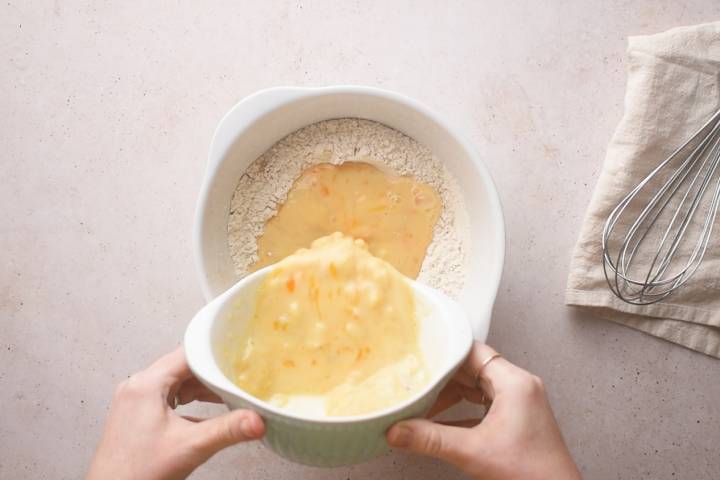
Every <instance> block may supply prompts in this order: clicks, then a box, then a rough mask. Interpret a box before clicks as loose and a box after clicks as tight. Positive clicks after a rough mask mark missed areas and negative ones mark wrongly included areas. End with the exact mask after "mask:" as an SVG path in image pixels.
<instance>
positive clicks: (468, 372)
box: [455, 342, 524, 400]
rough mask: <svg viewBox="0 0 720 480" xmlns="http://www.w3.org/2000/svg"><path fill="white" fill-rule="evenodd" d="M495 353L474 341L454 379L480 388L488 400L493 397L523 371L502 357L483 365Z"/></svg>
mask: <svg viewBox="0 0 720 480" xmlns="http://www.w3.org/2000/svg"><path fill="white" fill-rule="evenodd" d="M496 353H497V352H496V351H495V350H494V349H493V348H492V347H490V346H488V345H485V344H482V343H479V342H475V345H474V346H473V349H472V350H471V351H470V355H469V356H468V358H467V360H465V363H464V364H463V366H462V368H461V369H460V372H459V373H458V375H456V377H455V380H456V381H458V382H459V383H462V384H463V385H466V386H468V387H474V388H480V389H482V390H483V391H484V392H485V394H486V395H487V397H488V398H489V399H490V400H492V399H494V398H495V395H497V394H498V393H500V392H501V391H502V390H503V389H504V388H506V387H507V385H508V384H509V383H511V382H512V379H513V378H514V377H515V376H516V375H517V373H518V372H524V370H522V369H520V368H518V367H516V366H515V365H513V364H512V363H510V362H508V361H507V360H505V359H504V358H503V357H499V358H495V359H493V360H492V361H491V362H489V363H485V364H484V365H483V363H484V362H485V361H486V360H487V359H489V358H490V357H492V356H493V355H495V354H496Z"/></svg>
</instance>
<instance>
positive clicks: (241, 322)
mask: <svg viewBox="0 0 720 480" xmlns="http://www.w3.org/2000/svg"><path fill="white" fill-rule="evenodd" d="M272 268H273V266H270V267H267V268H264V269H262V270H259V271H257V272H255V273H253V274H252V275H249V276H247V277H245V278H244V279H242V280H241V281H240V282H238V283H237V284H236V285H235V286H233V287H232V288H230V290H228V291H227V292H225V293H223V294H222V295H220V296H219V297H217V298H216V299H215V300H213V301H212V302H210V303H209V304H208V305H206V306H205V307H204V308H203V309H202V310H201V311H200V312H199V313H198V314H197V315H196V316H195V317H194V318H193V320H192V321H191V322H190V325H189V326H188V328H187V330H186V332H185V353H186V355H187V359H188V363H189V364H190V368H191V369H192V371H193V373H194V374H195V375H196V376H197V378H199V379H200V381H202V382H203V383H204V384H205V385H206V386H207V387H208V388H210V389H211V390H212V391H214V392H215V393H217V394H218V395H219V396H220V397H221V398H222V399H223V401H224V402H225V403H226V404H227V405H228V407H230V408H231V409H235V408H248V409H251V410H254V411H256V412H258V413H259V414H260V416H262V417H263V419H264V421H265V426H266V429H267V433H266V435H265V438H264V442H265V443H266V444H267V445H268V446H269V447H270V448H271V449H273V450H274V451H275V452H277V453H278V454H279V455H281V456H283V457H285V458H287V459H289V460H292V461H294V462H298V463H304V464H306V465H315V466H322V467H335V466H340V465H350V464H354V463H359V462H363V461H366V460H368V459H370V458H373V457H375V456H377V455H379V454H381V453H383V452H384V451H386V450H387V448H388V446H387V443H386V442H385V432H386V431H387V429H388V428H389V427H390V426H391V425H393V424H394V423H395V422H397V421H399V420H402V419H405V418H410V417H415V416H421V415H423V414H424V413H425V412H427V410H428V409H429V408H430V406H432V404H433V403H434V402H435V399H436V398H437V395H438V393H439V392H440V390H441V389H442V388H443V386H445V384H446V383H447V382H448V380H449V379H450V378H451V376H452V375H453V373H454V372H455V371H456V370H457V369H458V367H459V366H460V364H461V363H462V361H463V360H464V359H465V357H466V356H467V354H468V353H469V351H470V348H471V346H472V331H471V329H470V324H469V322H468V320H467V317H466V315H465V312H464V311H463V309H462V308H461V307H460V306H459V305H458V304H457V303H456V302H455V301H454V300H452V299H450V298H449V297H447V296H445V295H444V294H442V293H440V292H438V291H436V290H434V289H432V288H430V287H427V286H425V285H422V284H419V283H417V282H412V281H410V280H408V282H409V283H410V284H411V286H412V287H413V289H414V292H415V299H416V303H418V304H419V305H421V307H420V308H418V312H419V314H418V317H419V318H418V320H419V326H420V332H419V343H420V347H421V350H422V352H423V355H424V357H425V361H426V363H427V365H428V368H429V369H430V372H431V381H430V382H429V383H428V385H427V386H426V387H425V388H424V389H422V390H421V391H420V392H418V393H417V394H416V395H414V396H413V397H412V398H410V399H408V400H406V401H404V402H402V403H400V404H398V405H396V406H394V407H392V408H386V409H384V410H379V411H376V412H373V413H371V414H366V415H358V416H348V417H311V416H303V415H298V414H295V413H292V412H290V411H286V410H284V409H281V408H278V407H276V406H274V405H270V404H269V403H267V402H264V401H262V400H260V399H258V398H255V397H253V396H252V395H250V394H249V393H247V392H244V391H243V390H241V389H240V388H239V387H238V386H237V385H235V384H234V383H233V382H231V381H230V379H228V378H227V377H226V376H225V375H224V373H223V370H222V368H221V361H222V358H223V357H222V352H221V351H220V350H221V347H220V345H222V343H223V341H222V340H223V339H224V338H226V337H227V335H229V334H232V333H233V332H236V331H238V330H242V329H243V328H244V326H245V323H246V322H247V321H248V320H249V319H250V318H251V317H252V313H253V308H254V298H255V292H256V290H257V288H258V286H259V285H260V283H261V281H262V279H263V278H264V276H265V275H266V274H267V273H268V272H269V271H270V270H271V269H272Z"/></svg>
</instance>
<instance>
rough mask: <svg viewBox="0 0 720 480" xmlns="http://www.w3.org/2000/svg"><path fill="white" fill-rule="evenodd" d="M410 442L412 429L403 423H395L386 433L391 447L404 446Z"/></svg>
mask: <svg viewBox="0 0 720 480" xmlns="http://www.w3.org/2000/svg"><path fill="white" fill-rule="evenodd" d="M410 442H412V430H411V429H409V428H408V427H406V426H404V425H396V426H394V427H392V428H391V429H390V432H389V433H388V443H389V444H390V445H392V446H393V447H400V448H405V447H408V446H410Z"/></svg>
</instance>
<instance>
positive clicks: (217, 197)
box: [195, 86, 505, 341]
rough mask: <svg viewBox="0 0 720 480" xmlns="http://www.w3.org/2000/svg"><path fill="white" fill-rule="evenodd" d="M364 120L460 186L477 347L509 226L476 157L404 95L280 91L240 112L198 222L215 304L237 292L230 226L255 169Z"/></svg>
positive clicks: (224, 138) (464, 295) (464, 297)
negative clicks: (422, 149)
mask: <svg viewBox="0 0 720 480" xmlns="http://www.w3.org/2000/svg"><path fill="white" fill-rule="evenodd" d="M348 117H354V118H364V119H367V120H374V121H376V122H380V123H382V124H385V125H387V126H389V127H392V128H394V129H395V130H398V131H400V132H402V133H404V134H406V135H408V136H410V137H412V138H414V139H415V140H417V141H418V142H420V143H422V144H423V145H425V146H426V147H428V148H429V149H430V150H431V151H432V152H433V153H434V154H435V155H437V157H438V158H440V159H441V160H442V161H443V162H444V163H445V164H446V165H447V167H448V169H449V170H450V173H452V174H453V176H454V177H455V178H456V179H457V181H458V183H459V185H460V188H461V189H462V192H463V196H464V199H465V205H466V206H467V209H468V214H469V217H470V225H469V227H470V240H471V241H470V246H471V250H470V252H469V253H470V254H469V261H468V265H467V268H466V277H465V286H464V288H463V289H462V291H461V292H460V295H459V296H458V298H457V300H458V301H459V303H460V305H462V306H463V307H464V308H465V311H466V312H467V313H468V317H469V318H470V322H471V324H472V329H473V334H474V337H475V339H477V340H480V341H484V340H485V338H486V337H487V332H488V329H489V327H490V315H491V313H492V307H493V303H494V302H495V295H496V293H497V290H498V286H499V284H500V276H501V274H502V268H503V260H504V255H505V224H504V222H503V215H502V209H501V207H500V201H499V199H498V195H497V192H496V191H495V186H494V184H493V181H492V178H491V177H490V173H489V172H488V170H487V168H486V167H485V165H484V164H483V162H482V160H481V159H480V156H479V155H478V153H477V151H476V150H475V149H474V148H473V147H472V145H470V143H468V141H467V140H465V138H463V136H462V135H460V133H459V132H458V131H457V130H456V129H455V128H454V127H451V126H450V124H449V123H448V122H447V121H446V120H445V119H443V118H442V117H441V116H440V115H438V114H437V113H436V112H433V111H432V110H430V109H429V108H428V107H426V106H425V105H423V104H421V103H419V102H417V101H415V100H412V99H410V98H408V97H405V96H403V95H400V94H397V93H394V92H389V91H387V90H381V89H378V88H371V87H359V86H336V87H321V88H298V87H278V88H270V89H267V90H261V91H259V92H257V93H255V94H253V95H250V96H249V97H246V98H245V99H243V100H242V101H241V102H240V103H238V104H237V105H235V106H234V107H233V108H232V109H231V110H230V111H229V112H228V113H227V114H226V115H225V117H224V118H223V119H222V120H221V121H220V124H219V125H218V127H217V129H216V131H215V136H214V137H213V140H212V144H211V146H210V158H209V161H208V166H207V171H206V173H205V179H204V181H203V185H202V189H201V191H200V197H199V199H198V204H197V211H196V216H195V259H196V263H197V267H198V271H199V274H200V284H201V286H202V290H203V293H204V294H205V298H206V299H207V300H208V301H209V300H212V299H213V298H215V297H217V296H218V295H220V294H221V293H223V292H224V291H226V290H227V289H228V288H230V287H231V286H233V285H234V284H235V283H236V282H237V280H238V278H237V276H236V275H235V271H234V267H233V262H232V259H231V258H230V251H229V247H228V241H227V221H228V214H229V211H230V202H231V200H232V196H233V193H234V191H235V187H236V186H237V182H238V180H239V179H240V176H241V175H242V174H243V172H244V171H245V169H246V168H247V167H248V165H250V163H251V162H252V161H253V160H255V159H256V158H257V157H259V156H260V155H261V154H262V153H264V152H265V151H266V150H267V149H269V148H270V147H271V146H272V145H273V144H275V143H276V142H277V141H278V140H280V139H282V138H283V137H285V136H287V135H288V134H290V133H292V132H294V131H295V130H298V129H300V128H302V127H304V126H307V125H310V124H312V123H315V122H320V121H323V120H330V119H334V118H348Z"/></svg>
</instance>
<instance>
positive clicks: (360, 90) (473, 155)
mask: <svg viewBox="0 0 720 480" xmlns="http://www.w3.org/2000/svg"><path fill="white" fill-rule="evenodd" d="M337 94H360V95H365V96H371V97H379V98H382V99H385V100H388V101H392V102H396V103H399V104H402V105H404V106H406V107H408V108H411V109H413V110H415V111H417V112H419V113H420V114H422V115H424V116H426V117H428V118H429V119H430V120H432V121H433V122H434V123H435V124H437V125H438V126H439V127H441V128H442V129H443V130H445V131H446V132H448V134H450V135H451V136H452V137H453V138H454V139H455V140H456V141H457V142H458V144H459V145H460V146H461V147H462V149H463V150H465V152H466V153H467V155H468V157H469V158H470V160H471V162H472V164H473V166H474V168H475V169H476V170H477V171H478V173H479V176H480V178H481V179H482V182H483V184H484V187H485V189H486V191H487V193H488V198H489V203H490V211H491V215H492V219H493V223H494V225H495V235H494V248H495V251H496V252H497V264H496V268H495V269H494V271H492V272H488V273H490V275H491V280H492V283H491V285H492V294H491V297H490V298H489V299H488V300H489V303H488V306H489V307H488V308H489V310H490V311H489V312H482V313H484V314H486V315H487V317H488V319H489V317H490V315H491V314H492V308H493V305H494V304H495V299H496V298H497V293H498V290H499V288H500V281H501V280H502V273H503V269H504V265H505V219H504V216H503V209H502V204H501V202H500V196H499V195H498V192H497V188H496V186H495V183H494V181H493V179H492V176H491V175H490V171H489V169H488V168H487V166H486V165H485V163H484V162H483V161H482V159H481V158H480V155H479V153H478V151H477V150H476V149H475V147H474V146H473V145H472V144H471V143H470V142H469V141H468V140H467V138H466V137H465V135H464V134H462V133H461V131H460V130H459V129H458V128H457V127H456V126H454V125H452V124H451V123H450V122H449V121H448V120H447V119H446V118H445V117H444V116H443V115H441V114H440V113H438V112H437V111H435V110H433V109H431V108H430V107H428V106H427V105H425V104H423V103H421V102H419V101H417V100H415V99H413V98H410V97H408V96H406V95H403V94H400V93H397V92H394V91H391V90H386V89H383V88H378V87H372V86H363V85H352V84H347V85H330V86H321V87H305V86H303V87H298V86H275V87H270V88H266V89H262V90H258V91H256V92H254V93H252V94H250V95H248V96H246V97H244V98H243V99H242V100H240V101H239V102H238V103H236V104H235V105H234V106H233V107H232V108H230V109H229V110H228V111H227V113H226V114H225V115H224V116H223V118H222V119H221V120H220V122H219V123H218V125H217V127H216V129H215V132H214V133H213V137H212V141H211V143H210V149H209V157H210V158H209V159H208V162H207V166H206V170H205V175H204V177H203V181H202V185H201V187H200V194H199V196H198V201H197V206H196V210H195V218H194V228H193V230H194V232H193V237H194V242H193V247H194V248H193V250H194V257H195V266H196V270H197V272H198V274H199V279H200V287H201V290H202V292H203V296H204V297H205V300H206V301H208V302H209V301H210V300H212V299H213V298H214V297H215V296H217V295H214V294H213V291H212V288H211V286H210V282H209V277H210V275H209V269H208V266H207V265H206V262H205V258H204V256H203V251H204V240H203V232H204V227H205V216H206V212H207V203H208V200H209V196H210V191H211V186H212V184H213V182H214V179H215V177H216V175H217V171H218V167H219V165H220V164H221V162H222V161H223V159H224V158H225V156H226V153H227V152H226V151H224V152H220V153H219V154H218V155H216V156H217V158H214V157H213V153H214V152H215V151H216V145H217V144H218V142H219V138H220V136H221V134H222V127H223V125H224V124H225V123H226V121H227V120H228V119H229V118H230V117H231V116H232V115H233V114H236V113H237V112H239V111H240V110H241V109H242V108H243V107H244V106H245V105H247V104H251V103H253V102H259V101H261V100H262V99H263V98H266V97H267V98H273V97H274V98H275V99H276V102H275V103H274V104H272V105H269V106H268V105H267V104H265V105H263V103H262V102H260V108H261V109H263V107H264V110H262V111H257V112H255V119H254V120H253V121H252V122H250V123H254V122H255V121H257V119H258V118H260V117H261V116H262V115H263V114H266V113H268V112H270V111H272V110H274V109H276V108H279V107H281V106H283V105H286V104H288V103H291V102H294V101H297V100H299V99H301V98H303V97H318V96H323V95H337ZM239 133H240V132H239V131H238V132H236V135H237V134H239ZM472 327H473V332H474V333H475V334H476V338H477V336H478V332H477V331H476V330H475V325H474V324H473V325H472ZM489 328H490V322H489V320H488V322H487V325H486V326H485V328H484V332H482V333H481V334H480V335H483V336H487V332H488V330H489ZM481 340H483V341H484V340H485V339H484V338H482V339H481Z"/></svg>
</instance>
